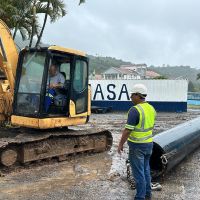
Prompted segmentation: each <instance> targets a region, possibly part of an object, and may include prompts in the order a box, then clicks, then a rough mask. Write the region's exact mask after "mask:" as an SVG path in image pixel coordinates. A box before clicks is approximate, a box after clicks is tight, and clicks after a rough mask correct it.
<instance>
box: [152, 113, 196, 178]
mask: <svg viewBox="0 0 200 200" xmlns="http://www.w3.org/2000/svg"><path fill="white" fill-rule="evenodd" d="M198 146H200V117H198V118H195V119H193V120H191V121H188V122H186V123H183V124H180V125H178V126H176V127H174V128H172V129H169V130H167V131H164V132H162V133H160V134H157V135H155V136H154V147H153V153H152V156H151V160H150V166H151V170H152V177H153V178H155V177H158V176H161V175H164V174H165V173H166V172H168V171H169V170H170V169H172V168H173V167H174V166H176V165H177V164H179V163H180V161H182V160H183V159H184V158H185V157H186V156H187V155H188V154H189V153H191V152H192V151H194V150H195V149H196V148H197V147H198Z"/></svg>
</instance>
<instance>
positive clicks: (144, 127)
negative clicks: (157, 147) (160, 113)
mask: <svg viewBox="0 0 200 200" xmlns="http://www.w3.org/2000/svg"><path fill="white" fill-rule="evenodd" d="M134 107H135V108H136V109H137V110H138V112H139V116H140V117H139V123H138V124H137V125H136V126H135V127H134V130H133V131H132V132H131V133H130V135H129V137H128V141H130V142H134V143H149V142H152V141H153V138H152V131H153V128H154V123H155V117H156V111H155V109H154V108H153V106H151V105H150V104H148V103H147V102H144V103H140V104H137V105H136V106H134Z"/></svg>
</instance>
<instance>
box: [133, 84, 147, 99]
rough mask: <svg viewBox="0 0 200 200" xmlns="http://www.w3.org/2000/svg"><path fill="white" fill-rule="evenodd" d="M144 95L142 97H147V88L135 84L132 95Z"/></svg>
mask: <svg viewBox="0 0 200 200" xmlns="http://www.w3.org/2000/svg"><path fill="white" fill-rule="evenodd" d="M136 93H138V94H142V95H145V96H146V95H147V88H146V86H145V85H143V84H135V85H134V86H133V88H132V90H131V92H130V94H131V95H132V94H136Z"/></svg>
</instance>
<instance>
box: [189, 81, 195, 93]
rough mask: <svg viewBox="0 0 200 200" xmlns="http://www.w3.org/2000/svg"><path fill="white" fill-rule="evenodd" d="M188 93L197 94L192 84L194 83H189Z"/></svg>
mask: <svg viewBox="0 0 200 200" xmlns="http://www.w3.org/2000/svg"><path fill="white" fill-rule="evenodd" d="M188 91H189V92H195V88H194V84H193V83H192V81H189V83H188Z"/></svg>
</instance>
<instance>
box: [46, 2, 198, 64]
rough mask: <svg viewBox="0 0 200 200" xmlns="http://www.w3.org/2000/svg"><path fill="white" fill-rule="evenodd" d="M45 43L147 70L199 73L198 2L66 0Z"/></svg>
mask: <svg viewBox="0 0 200 200" xmlns="http://www.w3.org/2000/svg"><path fill="white" fill-rule="evenodd" d="M64 1H65V3H66V5H67V11H68V14H67V15H66V16H65V17H64V18H62V19H59V21H57V22H56V23H54V24H50V23H48V24H47V27H46V30H45V32H44V36H43V42H45V43H48V44H56V45H61V46H64V47H70V48H75V49H79V50H83V51H85V52H86V53H87V54H91V55H100V56H111V57H115V58H118V59H122V60H124V61H130V62H132V63H146V64H147V65H148V66H149V65H156V66H158V65H161V66H162V65H163V64H169V65H190V66H191V67H196V68H200V0H86V3H85V4H82V5H81V6H78V2H79V1H78V0H64Z"/></svg>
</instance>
